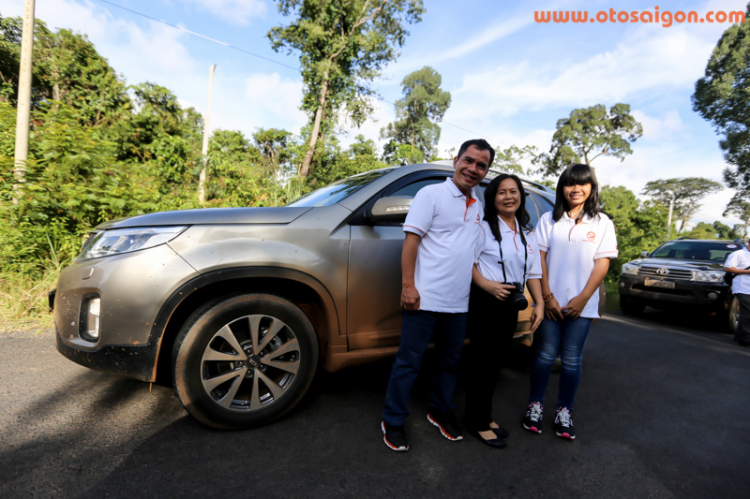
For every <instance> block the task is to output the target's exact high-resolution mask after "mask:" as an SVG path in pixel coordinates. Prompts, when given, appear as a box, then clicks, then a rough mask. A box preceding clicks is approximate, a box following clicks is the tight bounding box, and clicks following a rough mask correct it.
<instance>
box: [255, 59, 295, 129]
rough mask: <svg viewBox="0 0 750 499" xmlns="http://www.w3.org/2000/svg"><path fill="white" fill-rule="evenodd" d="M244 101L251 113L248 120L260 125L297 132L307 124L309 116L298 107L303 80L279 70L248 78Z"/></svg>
mask: <svg viewBox="0 0 750 499" xmlns="http://www.w3.org/2000/svg"><path fill="white" fill-rule="evenodd" d="M245 100H246V101H247V103H248V104H249V108H248V110H247V111H248V112H249V113H250V115H251V116H252V117H251V118H249V119H250V120H251V121H252V122H255V123H257V126H259V127H264V128H268V127H269V126H274V127H276V128H284V129H286V130H289V131H294V132H297V131H298V130H299V128H301V127H302V126H304V124H305V123H307V116H306V115H305V113H303V112H302V111H301V110H300V109H299V105H300V102H302V81H301V80H292V79H290V78H282V77H281V76H279V74H278V73H272V74H256V75H253V76H251V77H249V78H247V79H246V80H245ZM272 123H275V124H274V125H270V124H272Z"/></svg>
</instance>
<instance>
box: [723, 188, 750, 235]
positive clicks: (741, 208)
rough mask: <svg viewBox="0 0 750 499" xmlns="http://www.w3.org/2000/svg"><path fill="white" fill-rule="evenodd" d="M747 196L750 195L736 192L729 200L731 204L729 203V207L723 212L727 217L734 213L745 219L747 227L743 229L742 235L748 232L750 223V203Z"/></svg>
mask: <svg viewBox="0 0 750 499" xmlns="http://www.w3.org/2000/svg"><path fill="white" fill-rule="evenodd" d="M747 198H748V195H747V194H746V193H744V192H738V193H736V194H735V195H734V196H732V199H731V200H730V201H729V204H727V207H726V209H725V210H724V213H723V214H722V215H723V216H725V217H728V216H730V215H734V216H736V217H738V218H739V219H741V220H744V221H745V229H744V230H743V231H742V235H745V234H747V228H748V225H750V203H748V202H747V201H745V199H747Z"/></svg>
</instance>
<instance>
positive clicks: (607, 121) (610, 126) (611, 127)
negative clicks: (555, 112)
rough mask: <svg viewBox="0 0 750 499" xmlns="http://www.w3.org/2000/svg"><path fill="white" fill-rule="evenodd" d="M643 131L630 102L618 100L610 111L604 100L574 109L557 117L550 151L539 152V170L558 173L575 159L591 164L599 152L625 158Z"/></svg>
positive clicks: (549, 174) (603, 154)
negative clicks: (633, 113)
mask: <svg viewBox="0 0 750 499" xmlns="http://www.w3.org/2000/svg"><path fill="white" fill-rule="evenodd" d="M641 135H643V127H642V126H641V124H640V123H639V122H637V121H636V120H635V118H633V116H632V115H631V114H630V105H628V104H615V105H614V106H612V107H611V108H610V109H609V111H607V108H606V107H605V106H604V105H603V104H597V105H595V106H591V107H587V108H580V109H574V110H573V111H571V113H570V116H569V117H568V118H563V119H561V120H558V121H557V129H556V130H555V133H554V135H553V136H552V146H551V147H550V151H549V154H542V155H540V156H539V157H538V158H537V160H536V163H537V164H538V165H539V169H538V170H537V171H538V172H539V173H542V174H544V175H545V176H553V175H558V174H559V173H560V172H561V171H562V170H564V169H565V168H566V167H567V166H568V165H570V164H572V163H586V164H588V165H590V164H591V162H592V161H594V160H595V159H596V158H598V157H599V156H612V157H615V158H620V160H621V161H622V160H624V159H625V156H627V155H628V154H632V153H633V151H632V149H631V148H630V144H631V143H633V142H635V141H636V140H637V139H638V138H639V137H640V136H641Z"/></svg>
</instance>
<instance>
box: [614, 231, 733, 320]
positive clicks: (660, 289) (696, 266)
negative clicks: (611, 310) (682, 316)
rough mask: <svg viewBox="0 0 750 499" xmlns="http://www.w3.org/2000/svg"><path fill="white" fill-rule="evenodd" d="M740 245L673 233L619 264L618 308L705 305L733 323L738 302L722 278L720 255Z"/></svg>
mask: <svg viewBox="0 0 750 499" xmlns="http://www.w3.org/2000/svg"><path fill="white" fill-rule="evenodd" d="M740 248H742V244H741V243H738V242H733V241H707V240H702V239H677V240H674V241H667V242H666V243H664V244H662V245H661V246H659V247H658V248H656V249H655V250H654V251H652V252H651V253H648V252H646V251H644V252H643V253H641V258H639V259H637V260H633V261H632V262H629V263H626V264H625V265H623V266H622V273H621V275H620V283H619V289H620V308H621V309H622V311H623V312H625V313H626V314H629V315H637V314H640V313H641V312H643V309H644V307H645V306H646V305H648V306H651V307H654V308H661V309H669V308H679V307H682V308H685V306H687V307H689V309H691V310H693V309H699V310H705V311H707V312H710V313H714V314H717V313H718V314H720V316H721V317H722V318H723V319H724V320H725V321H726V324H727V326H728V327H729V328H730V329H731V330H732V331H734V330H735V329H736V327H737V319H738V314H739V304H738V303H737V300H736V299H734V297H733V296H732V292H731V289H730V288H729V286H728V285H727V284H726V283H725V282H724V271H723V270H722V268H723V267H724V261H725V260H726V259H727V256H728V255H729V254H730V253H732V252H734V251H737V250H739V249H740Z"/></svg>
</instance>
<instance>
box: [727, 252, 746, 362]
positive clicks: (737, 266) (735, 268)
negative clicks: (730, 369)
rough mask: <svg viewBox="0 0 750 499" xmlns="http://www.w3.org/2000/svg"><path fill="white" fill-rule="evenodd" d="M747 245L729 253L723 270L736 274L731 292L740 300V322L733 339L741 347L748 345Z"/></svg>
mask: <svg viewBox="0 0 750 499" xmlns="http://www.w3.org/2000/svg"><path fill="white" fill-rule="evenodd" d="M748 245H750V241H748V243H747V245H746V246H745V247H744V248H742V249H741V250H738V251H735V252H734V253H730V254H729V256H728V257H727V260H726V261H725V262H724V272H730V273H732V274H736V275H735V277H734V279H733V280H732V293H733V294H734V296H735V297H737V300H738V301H739V302H740V323H739V324H738V326H737V331H735V332H734V341H736V342H737V343H739V344H740V345H742V346H743V347H747V346H750V251H748Z"/></svg>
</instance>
